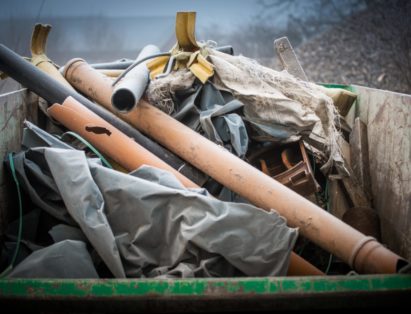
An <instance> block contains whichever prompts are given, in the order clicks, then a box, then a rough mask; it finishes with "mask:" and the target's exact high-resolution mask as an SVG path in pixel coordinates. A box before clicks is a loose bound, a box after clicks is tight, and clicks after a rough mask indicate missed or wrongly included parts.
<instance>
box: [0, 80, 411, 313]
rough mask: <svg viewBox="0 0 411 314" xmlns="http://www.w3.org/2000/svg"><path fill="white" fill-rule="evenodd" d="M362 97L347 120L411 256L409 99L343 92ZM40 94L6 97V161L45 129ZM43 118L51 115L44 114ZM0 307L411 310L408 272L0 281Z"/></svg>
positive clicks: (6, 212)
mask: <svg viewBox="0 0 411 314" xmlns="http://www.w3.org/2000/svg"><path fill="white" fill-rule="evenodd" d="M338 87H342V88H346V89H349V90H352V91H354V92H356V93H357V94H358V95H359V97H358V100H357V102H356V104H355V105H354V106H353V107H352V108H351V111H350V112H349V114H348V116H347V117H346V118H347V122H348V124H350V125H353V123H354V118H356V117H359V118H360V119H361V120H362V121H363V122H364V123H365V124H367V129H368V143H369V159H370V170H371V171H370V173H371V191H372V197H373V200H374V207H375V208H376V210H377V211H378V213H379V216H380V219H381V232H382V242H383V243H384V244H386V245H387V246H388V247H389V248H390V249H391V250H393V251H394V252H396V253H398V254H399V255H401V256H403V257H405V258H406V259H408V260H410V259H411V169H410V167H409V164H410V160H411V96H410V95H404V94H398V93H392V92H388V91H382V90H376V89H370V88H366V87H361V86H340V85H338ZM37 103H38V102H37V97H36V96H35V95H34V94H32V93H30V92H29V91H27V90H26V89H21V90H17V91H14V92H11V93H7V94H3V95H1V96H0V112H1V113H0V156H1V157H2V158H4V156H5V155H6V153H7V152H10V151H18V150H19V149H20V141H21V136H22V129H23V126H22V124H23V121H24V120H25V119H28V120H30V121H33V122H34V123H36V124H38V125H40V126H41V124H42V116H41V114H39V109H38V106H37ZM43 118H44V117H43ZM0 175H1V176H0V231H1V234H3V233H4V230H5V226H6V225H7V222H8V221H9V220H10V218H11V217H12V216H13V213H11V212H10V211H11V210H12V208H14V207H13V202H15V198H14V197H13V189H14V187H13V185H12V183H11V182H10V179H9V178H8V176H6V175H5V174H4V171H3V165H2V164H1V165H0ZM0 304H1V308H2V309H7V310H8V311H9V309H10V311H21V310H29V311H30V312H36V311H41V312H104V313H106V312H107V313H110V312H114V313H118V312H192V311H195V312H217V311H218V312H226V311H227V312H229V311H236V312H239V311H243V312H251V311H274V310H277V311H278V310H296V309H298V310H305V309H340V308H382V307H388V308H390V309H392V308H404V307H406V308H410V306H411V275H408V274H398V275H354V276H327V277H259V278H216V279H179V280H169V279H167V280H165V279H126V280H123V279H122V280H116V279H99V280H95V279H93V280H91V279H90V280H88V279H77V280H73V279H71V280H62V279H0Z"/></svg>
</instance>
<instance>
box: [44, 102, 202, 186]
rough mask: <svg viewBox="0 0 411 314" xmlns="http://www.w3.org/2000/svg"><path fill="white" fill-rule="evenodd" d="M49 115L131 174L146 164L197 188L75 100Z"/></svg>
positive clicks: (55, 106)
mask: <svg viewBox="0 0 411 314" xmlns="http://www.w3.org/2000/svg"><path fill="white" fill-rule="evenodd" d="M48 113H49V114H50V115H51V116H52V117H53V118H54V119H56V120H57V121H59V122H60V123H61V124H63V125H64V126H65V127H66V128H68V129H70V130H72V131H74V132H76V133H78V134H80V135H81V136H82V137H84V138H85V139H86V140H88V141H90V142H91V143H92V144H93V145H94V146H95V147H96V148H97V149H99V150H100V151H101V152H102V153H104V154H106V155H107V156H109V157H110V158H112V159H113V160H114V161H116V162H117V163H118V164H120V165H121V166H122V167H124V168H125V169H126V170H128V171H133V170H135V169H137V168H138V167H140V166H141V165H143V164H145V165H150V166H153V167H157V168H161V169H164V170H167V171H169V172H171V173H173V174H174V175H175V176H176V177H177V178H178V179H179V180H180V182H181V183H183V184H184V186H186V187H192V188H195V187H198V186H197V185H196V184H195V183H193V182H192V181H191V180H189V179H187V178H186V177H185V176H183V175H182V174H181V173H179V172H178V171H177V170H175V169H174V168H172V167H171V166H169V165H168V164H166V163H165V162H164V161H162V160H161V159H160V158H158V157H157V156H155V155H153V154H152V153H150V152H149V151H148V150H146V149H145V148H143V147H142V146H140V145H139V144H138V143H136V142H135V141H134V140H132V139H131V138H129V137H128V136H126V135H125V134H123V133H122V132H120V131H119V130H118V129H116V128H115V127H113V126H112V125H111V124H109V123H108V122H106V121H105V120H104V119H102V118H100V117H99V116H98V115H96V114H95V113H93V112H92V111H91V110H89V109H87V108H86V107H84V106H83V105H82V104H80V103H79V102H78V101H77V100H75V99H74V98H72V97H68V98H67V99H66V100H65V101H64V102H63V103H62V104H61V105H59V104H54V105H52V106H51V107H49V109H48Z"/></svg>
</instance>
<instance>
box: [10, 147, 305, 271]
mask: <svg viewBox="0 0 411 314" xmlns="http://www.w3.org/2000/svg"><path fill="white" fill-rule="evenodd" d="M14 160H15V164H16V171H17V173H18V175H19V179H24V182H25V184H24V188H25V189H26V190H27V191H29V194H30V195H37V194H38V191H37V190H38V189H41V190H47V189H48V190H49V192H51V193H52V194H53V195H54V196H55V197H56V198H55V199H54V201H55V203H57V204H59V206H61V209H65V210H66V212H67V215H70V216H71V217H73V220H74V221H75V222H76V223H77V224H78V225H79V226H80V229H81V230H82V232H83V233H84V235H85V236H86V237H87V239H88V240H89V242H90V243H91V245H92V246H93V247H94V248H95V249H96V251H97V252H98V253H99V255H100V257H101V258H102V260H103V261H104V262H105V264H106V265H107V267H108V268H109V269H110V270H111V272H112V273H113V275H114V276H116V277H123V276H124V274H125V275H126V276H127V277H167V278H168V277H195V276H199V277H200V276H201V277H208V276H213V277H215V276H239V275H247V276H282V275H285V274H286V272H287V269H288V263H289V256H290V253H291V249H292V247H293V246H294V243H295V241H296V238H297V236H298V233H297V230H296V229H292V228H289V227H287V226H286V222H285V220H284V219H283V218H282V217H281V216H279V215H278V214H277V213H276V212H275V211H272V212H265V211H263V210H261V209H259V208H256V207H254V206H252V205H247V204H237V203H228V202H222V201H219V200H217V199H214V198H211V197H210V196H209V195H208V193H207V192H206V191H205V190H203V189H186V188H184V187H183V186H182V185H181V184H180V182H179V181H178V180H177V179H176V178H175V177H174V176H173V175H172V174H170V173H168V172H166V171H163V170H159V169H155V168H152V167H148V166H143V167H141V168H139V169H138V170H136V171H134V172H133V173H131V174H124V173H120V172H117V171H115V170H112V169H108V168H104V167H103V166H101V165H100V164H99V163H98V161H96V160H89V159H87V158H86V156H85V154H84V152H82V151H77V150H68V149H56V148H47V147H38V148H31V149H29V150H28V151H27V152H21V153H18V154H16V155H15V156H14ZM38 182H47V183H48V185H47V186H45V185H43V186H41V185H38V184H37V183H38ZM32 183H33V184H32ZM57 192H58V193H57ZM44 193H45V194H47V192H46V191H44ZM57 196H59V198H57ZM33 201H34V202H37V201H38V198H35V199H34V200H33ZM37 205H38V206H40V207H41V206H42V205H43V206H44V205H47V206H45V207H42V208H43V209H45V210H46V209H49V208H50V207H52V204H50V203H48V204H47V203H45V202H40V203H38V204H37ZM56 214H57V216H58V217H65V215H64V214H63V213H62V212H56ZM58 243H62V242H58ZM73 263H74V262H73Z"/></svg>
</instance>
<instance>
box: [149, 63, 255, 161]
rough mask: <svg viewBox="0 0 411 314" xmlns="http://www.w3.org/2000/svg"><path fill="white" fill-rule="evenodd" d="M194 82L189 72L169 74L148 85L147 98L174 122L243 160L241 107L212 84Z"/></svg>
mask: <svg viewBox="0 0 411 314" xmlns="http://www.w3.org/2000/svg"><path fill="white" fill-rule="evenodd" d="M194 79H195V77H194V75H193V74H192V73H191V72H189V71H188V70H179V71H177V72H171V73H170V74H169V75H168V76H166V77H164V78H161V79H156V80H153V81H151V83H150V84H149V86H148V89H147V97H148V99H149V101H150V103H152V104H154V105H155V106H156V107H158V108H160V109H161V110H163V111H164V112H166V113H167V114H170V115H171V116H172V117H173V118H175V119H176V120H178V121H180V122H182V123H183V124H185V125H187V126H188V127H190V128H191V129H193V130H195V131H197V132H199V133H201V134H204V135H205V136H206V137H207V138H208V139H209V140H211V141H213V142H215V143H217V144H218V145H221V146H224V147H226V148H227V149H228V150H229V151H231V152H233V153H234V154H236V155H237V156H239V157H240V158H243V157H244V156H245V154H246V153H247V149H248V142H249V138H248V134H247V130H246V128H245V125H244V122H243V119H242V118H241V116H240V115H239V114H238V112H239V111H242V108H243V106H244V104H243V103H242V102H240V101H238V100H235V99H234V98H233V97H232V95H231V94H230V93H227V92H224V91H220V90H218V89H217V88H215V86H214V85H213V84H212V83H210V82H207V83H205V84H204V85H203V84H200V83H198V82H197V81H195V80H194Z"/></svg>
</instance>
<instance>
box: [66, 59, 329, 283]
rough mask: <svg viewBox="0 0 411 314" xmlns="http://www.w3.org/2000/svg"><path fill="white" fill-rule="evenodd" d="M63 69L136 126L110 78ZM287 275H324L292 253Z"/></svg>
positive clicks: (84, 68)
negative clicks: (118, 106) (119, 104)
mask: <svg viewBox="0 0 411 314" xmlns="http://www.w3.org/2000/svg"><path fill="white" fill-rule="evenodd" d="M64 68H65V71H64V76H65V77H66V79H67V80H68V81H69V82H70V83H71V84H73V86H74V87H75V88H76V89H78V90H80V91H81V92H83V93H84V94H86V95H87V96H89V97H91V98H92V99H93V100H95V101H96V102H98V103H99V104H101V105H103V106H104V107H105V108H107V109H109V110H111V111H112V112H114V113H116V114H117V115H118V116H119V117H121V118H122V119H124V120H125V121H127V122H129V123H130V124H132V125H134V126H137V124H136V121H137V120H136V119H135V117H136V115H137V111H136V108H133V109H132V110H131V111H129V112H128V113H126V114H122V113H119V112H117V111H116V110H114V109H113V107H112V106H111V95H112V91H113V87H112V86H111V84H112V80H111V79H110V78H108V77H106V76H104V75H102V74H101V73H99V72H98V71H96V70H95V69H93V68H92V67H91V66H90V65H89V64H87V63H86V62H85V61H84V60H82V59H73V60H71V61H69V62H68V63H67V64H66V65H65V66H64ZM63 124H64V123H63ZM163 169H164V168H163ZM166 170H167V169H166ZM288 275H289V276H302V275H324V273H323V272H321V271H320V270H319V269H318V268H316V267H315V266H313V265H312V264H310V263H308V262H307V261H306V260H304V259H303V258H301V257H300V256H298V255H296V254H295V253H293V252H292V254H291V257H290V266H289V269H288Z"/></svg>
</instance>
